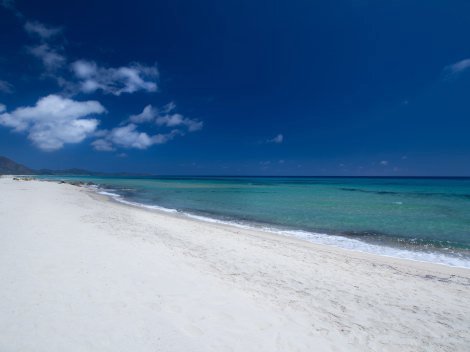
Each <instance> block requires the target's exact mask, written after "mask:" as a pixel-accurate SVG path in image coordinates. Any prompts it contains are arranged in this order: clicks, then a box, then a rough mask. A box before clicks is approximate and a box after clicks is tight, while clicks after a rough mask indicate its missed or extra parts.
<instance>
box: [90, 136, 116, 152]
mask: <svg viewBox="0 0 470 352" xmlns="http://www.w3.org/2000/svg"><path fill="white" fill-rule="evenodd" d="M91 145H92V146H93V148H95V150H98V151H100V152H112V151H114V150H116V149H115V148H114V146H113V144H112V143H111V142H110V141H107V140H106V139H97V140H96V141H93V142H92V143H91Z"/></svg>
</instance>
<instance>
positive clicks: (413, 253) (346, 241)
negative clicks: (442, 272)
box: [47, 180, 470, 269]
mask: <svg viewBox="0 0 470 352" xmlns="http://www.w3.org/2000/svg"><path fill="white" fill-rule="evenodd" d="M47 181H48V182H58V181H55V180H47ZM66 183H67V182H66ZM70 184H72V185H74V183H70ZM75 185H76V184H75ZM80 186H83V187H88V188H89V189H90V190H91V191H93V192H95V193H98V194H101V195H104V196H106V197H108V198H109V199H110V200H111V201H114V202H118V203H121V204H125V205H128V206H131V207H137V208H141V209H147V210H151V211H156V212H161V213H164V214H175V213H177V214H180V215H182V216H184V217H186V218H192V219H195V220H197V221H202V222H205V223H212V224H223V225H227V226H232V227H236V228H240V229H245V230H254V231H260V232H263V233H269V234H275V235H278V236H283V237H289V238H295V239H298V240H301V241H304V242H308V243H314V244H318V245H322V246H332V247H335V248H339V249H343V250H347V251H354V252H359V253H365V254H373V255H378V256H383V257H389V258H395V259H403V260H410V261H416V262H421V263H431V264H437V265H444V266H449V267H455V268H463V269H470V258H461V257H459V256H458V255H451V254H449V253H446V252H442V251H441V252H440V251H439V250H438V249H437V248H435V249H434V250H431V251H424V250H422V249H421V248H419V247H418V248H416V249H409V248H406V247H400V246H390V245H387V244H382V243H378V242H367V241H363V240H360V239H354V238H351V237H348V236H343V235H340V234H327V233H320V232H312V231H308V230H301V229H289V228H285V229H282V228H281V227H280V226H279V227H276V225H269V224H261V223H259V224H250V223H249V222H247V223H243V222H237V221H236V220H221V219H218V218H217V217H210V216H206V215H198V214H193V213H191V212H189V211H179V210H178V209H171V208H165V207H162V206H159V205H148V204H143V203H138V202H133V201H129V200H127V199H125V198H124V197H123V196H122V195H120V194H118V193H113V192H112V191H115V190H113V189H102V188H100V186H99V185H93V186H91V187H90V186H89V185H86V184H84V185H80ZM95 187H96V188H95ZM257 225H259V226H257Z"/></svg>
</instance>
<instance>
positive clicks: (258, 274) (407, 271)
mask: <svg viewBox="0 0 470 352" xmlns="http://www.w3.org/2000/svg"><path fill="white" fill-rule="evenodd" d="M0 221H1V230H0V241H1V243H0V279H1V282H2V285H1V286H0V350H1V351H468V349H469V348H470V304H469V302H470V270H468V269H464V268H458V267H450V266H445V265H439V264H433V263H423V262H418V261H412V260H406V259H398V258H391V257H385V256H379V255H374V254H367V253H361V252H357V251H349V250H345V249H341V248H336V247H334V246H326V245H319V244H314V243H309V242H307V241H302V240H300V239H296V238H289V237H284V236H279V235H276V234H271V233H267V232H262V231H258V230H255V229H243V228H239V227H234V226H230V225H226V224H220V223H209V222H204V221H200V220H197V219H194V218H189V217H187V216H185V215H183V214H178V213H170V212H164V211H159V210H150V209H144V208H139V207H134V206H130V205H126V204H121V203H118V202H115V201H113V200H112V199H110V198H109V197H107V196H103V195H99V194H97V193H96V192H93V191H92V190H91V189H88V188H86V187H77V186H72V185H69V184H59V183H55V182H44V181H15V180H13V178H12V177H3V178H0Z"/></svg>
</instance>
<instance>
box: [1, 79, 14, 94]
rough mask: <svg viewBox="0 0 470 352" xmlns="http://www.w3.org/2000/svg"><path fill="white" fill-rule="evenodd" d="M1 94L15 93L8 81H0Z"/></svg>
mask: <svg viewBox="0 0 470 352" xmlns="http://www.w3.org/2000/svg"><path fill="white" fill-rule="evenodd" d="M0 92H2V93H13V86H12V85H11V84H10V83H8V82H7V81H3V80H0Z"/></svg>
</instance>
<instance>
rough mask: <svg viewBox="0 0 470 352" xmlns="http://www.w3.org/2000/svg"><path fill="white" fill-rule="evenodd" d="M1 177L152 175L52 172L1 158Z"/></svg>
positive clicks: (71, 170)
mask: <svg viewBox="0 0 470 352" xmlns="http://www.w3.org/2000/svg"><path fill="white" fill-rule="evenodd" d="M0 175H57V176H123V177H125V176H151V175H150V174H135V173H128V172H119V173H106V172H95V171H90V170H83V169H64V170H50V169H39V170H34V169H30V168H28V167H26V166H24V165H21V164H18V163H17V162H15V161H13V160H11V159H9V158H7V157H4V156H0Z"/></svg>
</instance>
